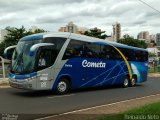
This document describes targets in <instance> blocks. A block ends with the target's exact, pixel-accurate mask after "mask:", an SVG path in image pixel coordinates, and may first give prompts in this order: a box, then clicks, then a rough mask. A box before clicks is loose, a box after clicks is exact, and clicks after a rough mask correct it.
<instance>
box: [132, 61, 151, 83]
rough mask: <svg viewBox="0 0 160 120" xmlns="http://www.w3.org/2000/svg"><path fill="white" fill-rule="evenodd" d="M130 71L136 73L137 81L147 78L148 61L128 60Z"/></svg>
mask: <svg viewBox="0 0 160 120" xmlns="http://www.w3.org/2000/svg"><path fill="white" fill-rule="evenodd" d="M130 65H131V68H132V73H133V74H135V75H137V83H141V82H144V81H146V80H147V74H148V62H130Z"/></svg>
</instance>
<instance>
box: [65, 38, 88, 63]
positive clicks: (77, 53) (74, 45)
mask: <svg viewBox="0 0 160 120" xmlns="http://www.w3.org/2000/svg"><path fill="white" fill-rule="evenodd" d="M85 44H87V43H86V42H83V41H78V40H71V41H70V43H69V45H68V47H67V49H66V51H65V53H64V55H63V60H65V59H70V58H75V57H85V52H84V50H85Z"/></svg>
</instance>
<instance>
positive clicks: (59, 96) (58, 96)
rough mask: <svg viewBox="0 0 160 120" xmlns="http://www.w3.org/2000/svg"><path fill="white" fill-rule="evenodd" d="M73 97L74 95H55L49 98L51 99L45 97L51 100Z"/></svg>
mask: <svg viewBox="0 0 160 120" xmlns="http://www.w3.org/2000/svg"><path fill="white" fill-rule="evenodd" d="M73 95H75V94H69V95H57V96H51V97H47V98H51V99H53V98H62V97H69V96H73Z"/></svg>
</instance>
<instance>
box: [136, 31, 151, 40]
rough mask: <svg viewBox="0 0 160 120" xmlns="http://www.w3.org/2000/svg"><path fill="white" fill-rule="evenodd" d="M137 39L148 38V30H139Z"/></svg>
mask: <svg viewBox="0 0 160 120" xmlns="http://www.w3.org/2000/svg"><path fill="white" fill-rule="evenodd" d="M137 39H138V40H142V39H143V40H149V32H148V31H141V32H140V33H138V35H137Z"/></svg>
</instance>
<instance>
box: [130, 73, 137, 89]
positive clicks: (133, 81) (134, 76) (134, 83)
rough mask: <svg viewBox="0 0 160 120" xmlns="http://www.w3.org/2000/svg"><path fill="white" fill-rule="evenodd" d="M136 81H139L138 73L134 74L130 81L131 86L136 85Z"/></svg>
mask: <svg viewBox="0 0 160 120" xmlns="http://www.w3.org/2000/svg"><path fill="white" fill-rule="evenodd" d="M136 82H137V75H136V74H133V76H132V79H131V80H130V82H129V86H130V87H134V86H135V85H136Z"/></svg>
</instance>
